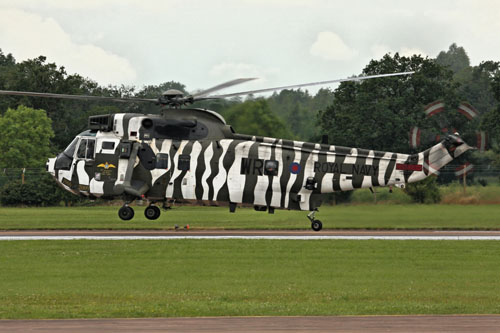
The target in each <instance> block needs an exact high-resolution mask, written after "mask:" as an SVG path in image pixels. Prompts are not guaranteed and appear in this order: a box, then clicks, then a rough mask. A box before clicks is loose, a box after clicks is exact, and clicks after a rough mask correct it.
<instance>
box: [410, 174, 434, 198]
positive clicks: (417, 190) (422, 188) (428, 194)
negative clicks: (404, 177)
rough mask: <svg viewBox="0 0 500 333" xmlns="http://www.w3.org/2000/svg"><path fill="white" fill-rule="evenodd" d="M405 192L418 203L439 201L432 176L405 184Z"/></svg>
mask: <svg viewBox="0 0 500 333" xmlns="http://www.w3.org/2000/svg"><path fill="white" fill-rule="evenodd" d="M405 192H406V194H408V195H409V196H410V197H411V198H412V199H413V201H415V202H418V203H438V202H440V201H441V194H440V193H439V188H438V185H437V180H436V177H434V176H431V177H427V178H426V179H424V180H422V181H419V182H416V183H411V184H407V186H406V189H405Z"/></svg>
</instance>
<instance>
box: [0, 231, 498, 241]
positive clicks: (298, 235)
mask: <svg viewBox="0 0 500 333" xmlns="http://www.w3.org/2000/svg"><path fill="white" fill-rule="evenodd" d="M179 239H214V240H215V239H272V240H341V239H346V240H371V239H379V240H495V241H498V240H500V231H459V230H449V231H448V230H446V231H435V230H325V231H320V232H314V231H306V230H304V231H290V230H283V231H280V230H180V231H174V230H29V231H1V232H0V241H1V240H3V241H16V240H179Z"/></svg>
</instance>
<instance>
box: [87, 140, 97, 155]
mask: <svg viewBox="0 0 500 333" xmlns="http://www.w3.org/2000/svg"><path fill="white" fill-rule="evenodd" d="M94 148H95V140H90V139H89V140H88V141H87V153H86V154H85V158H86V159H88V160H93V159H94Z"/></svg>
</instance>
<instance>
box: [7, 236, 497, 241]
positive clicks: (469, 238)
mask: <svg viewBox="0 0 500 333" xmlns="http://www.w3.org/2000/svg"><path fill="white" fill-rule="evenodd" d="M179 239H214V240H218V239H272V240H341V239H344V240H371V239H378V240H495V241H498V240H500V236H465V235H464V236H383V235H381V236H321V235H318V236H196V235H192V236H187V235H182V236H181V235H180V236H0V241H26V240H179Z"/></svg>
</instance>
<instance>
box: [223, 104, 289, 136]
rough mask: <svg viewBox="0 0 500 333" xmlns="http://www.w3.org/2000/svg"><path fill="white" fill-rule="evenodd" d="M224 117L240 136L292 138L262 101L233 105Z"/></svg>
mask: <svg viewBox="0 0 500 333" xmlns="http://www.w3.org/2000/svg"><path fill="white" fill-rule="evenodd" d="M224 116H225V118H226V120H227V123H228V124H230V125H231V126H233V128H234V129H235V130H236V131H237V132H238V133H241V134H249V135H258V136H268V137H273V138H284V139H293V138H294V136H293V134H292V133H290V131H289V130H288V129H287V127H286V125H285V124H284V123H283V121H282V120H281V119H280V118H278V116H276V115H275V114H274V113H272V112H271V110H270V109H269V105H268V104H267V102H266V101H265V100H264V99H257V100H253V101H246V102H244V103H241V104H237V105H234V106H232V107H231V108H229V109H228V110H227V111H226V112H225V113H224Z"/></svg>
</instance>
